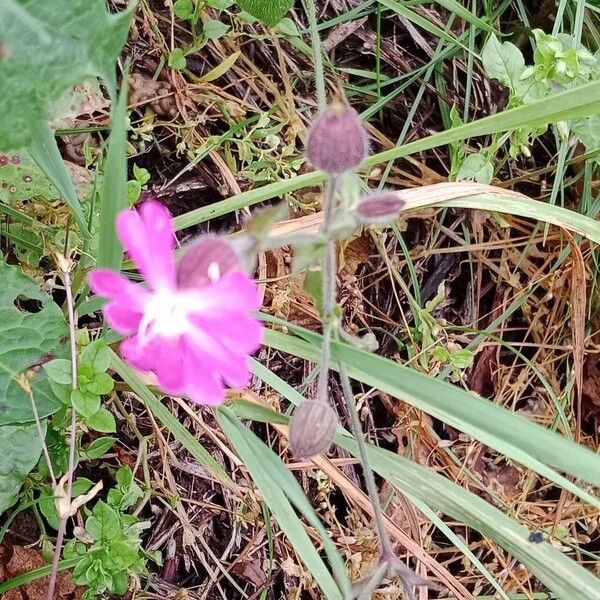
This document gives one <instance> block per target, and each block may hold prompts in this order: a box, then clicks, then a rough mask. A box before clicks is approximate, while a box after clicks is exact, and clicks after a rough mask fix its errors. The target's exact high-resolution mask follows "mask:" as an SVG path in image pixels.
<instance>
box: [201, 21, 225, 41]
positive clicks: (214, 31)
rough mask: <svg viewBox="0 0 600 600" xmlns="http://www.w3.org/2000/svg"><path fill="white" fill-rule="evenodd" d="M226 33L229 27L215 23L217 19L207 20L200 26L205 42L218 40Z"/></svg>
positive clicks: (218, 22)
mask: <svg viewBox="0 0 600 600" xmlns="http://www.w3.org/2000/svg"><path fill="white" fill-rule="evenodd" d="M227 31H229V25H227V24H226V23H222V22H221V21H217V19H209V20H208V21H205V22H204V24H203V25H202V33H203V35H204V37H205V38H206V39H207V40H218V39H219V38H222V37H223V36H224V35H225V34H226V33H227Z"/></svg>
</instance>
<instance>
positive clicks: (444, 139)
mask: <svg viewBox="0 0 600 600" xmlns="http://www.w3.org/2000/svg"><path fill="white" fill-rule="evenodd" d="M599 112H600V81H596V82H593V83H589V84H586V85H582V86H579V87H577V88H576V89H572V90H567V91H566V92H561V93H559V94H555V95H554V96H550V97H548V98H543V99H542V100H539V101H538V102H533V103H531V104H526V105H524V106H519V107H518V108H513V109H510V110H506V111H503V112H501V113H498V114H496V115H492V116H489V117H484V118H483V119H479V120H477V121H472V122H471V123H467V124H466V125H461V126H460V127H456V128H454V129H449V130H447V131H441V132H440V133H435V134H433V135H430V136H427V137H425V138H423V139H421V140H416V141H414V142H410V143H408V144H404V145H402V146H398V147H397V148H392V149H390V150H385V151H384V152H380V153H379V154H374V155H373V156H370V157H369V158H367V159H366V160H365V161H364V162H363V163H362V165H361V169H362V170H365V171H368V170H370V169H372V168H373V167H374V166H376V165H378V164H380V163H384V162H387V161H390V160H396V159H398V158H402V157H404V156H409V155H411V154H416V153H417V152H423V151H425V150H430V149H432V148H438V147H439V146H444V145H446V144H452V143H453V142H457V141H459V140H466V139H468V138H471V137H476V136H481V135H488V134H491V133H499V132H502V131H512V130H514V129H519V128H520V127H526V126H530V125H531V126H534V125H540V126H542V125H547V124H548V123H555V122H557V121H562V120H568V119H572V118H575V117H577V116H580V117H581V116H586V115H592V114H596V113H599ZM323 180H324V175H323V173H321V172H320V171H313V172H311V173H305V174H304V175H299V176H298V177H294V178H292V179H286V180H283V181H277V182H275V183H271V184H269V185H265V186H263V187H261V188H258V189H253V190H249V191H247V192H243V193H241V194H238V195H237V196H233V197H232V198H227V199H226V200H221V201H220V202H215V203H214V204H211V205H210V206H206V207H202V208H198V209H196V210H192V211H190V212H188V213H186V214H185V215H181V216H180V217H177V218H176V219H175V225H176V228H177V230H180V229H185V228H186V227H192V226H193V225H198V224H199V223H203V222H204V221H208V220H209V219H213V218H215V217H218V216H221V215H225V214H227V213H230V212H232V211H235V210H239V209H241V208H244V207H246V206H252V205H253V204H256V203H258V202H263V201H265V200H270V199H271V198H277V197H280V196H283V195H284V194H288V193H290V192H293V191H295V190H298V189H300V188H303V187H310V186H313V185H318V184H319V183H322V182H323Z"/></svg>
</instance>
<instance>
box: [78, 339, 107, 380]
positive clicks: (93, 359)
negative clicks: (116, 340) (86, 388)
mask: <svg viewBox="0 0 600 600" xmlns="http://www.w3.org/2000/svg"><path fill="white" fill-rule="evenodd" d="M80 364H82V365H89V366H90V367H91V368H92V371H94V373H104V371H106V370H107V369H108V367H109V366H110V351H109V349H108V346H107V345H106V342H105V341H104V340H94V341H93V342H91V343H90V344H88V345H87V346H86V347H85V348H84V349H83V352H82V353H81V362H80Z"/></svg>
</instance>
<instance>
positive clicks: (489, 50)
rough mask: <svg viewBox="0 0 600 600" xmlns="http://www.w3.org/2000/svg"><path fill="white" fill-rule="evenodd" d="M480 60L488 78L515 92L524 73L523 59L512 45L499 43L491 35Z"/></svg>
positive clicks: (494, 35)
mask: <svg viewBox="0 0 600 600" xmlns="http://www.w3.org/2000/svg"><path fill="white" fill-rule="evenodd" d="M481 60H482V62H483V68H484V69H485V72H486V73H487V75H488V77H491V78H492V79H497V80H498V81H499V82H500V83H501V84H502V85H505V86H506V87H508V88H510V89H511V90H512V91H513V92H516V90H517V87H518V86H519V84H520V82H521V75H523V71H525V59H524V58H523V54H521V51H520V50H519V49H518V48H517V47H516V46H515V45H514V44H511V43H510V42H501V41H500V40H499V39H498V38H497V37H496V34H494V33H492V34H491V35H490V37H489V38H488V40H487V42H486V44H485V46H484V47H483V50H482V51H481Z"/></svg>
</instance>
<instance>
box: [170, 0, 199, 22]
mask: <svg viewBox="0 0 600 600" xmlns="http://www.w3.org/2000/svg"><path fill="white" fill-rule="evenodd" d="M173 14H174V15H175V16H176V17H177V18H178V19H181V20H182V21H189V19H191V18H192V15H193V14H194V5H193V4H192V0H177V2H175V4H173Z"/></svg>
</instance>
